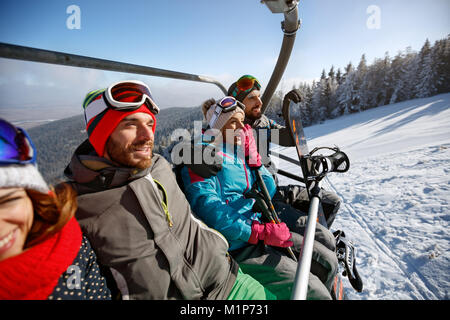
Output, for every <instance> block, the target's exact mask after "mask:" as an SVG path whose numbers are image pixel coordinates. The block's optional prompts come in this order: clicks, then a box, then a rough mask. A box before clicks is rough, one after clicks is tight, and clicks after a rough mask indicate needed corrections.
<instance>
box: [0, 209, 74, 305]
mask: <svg viewBox="0 0 450 320" xmlns="http://www.w3.org/2000/svg"><path fill="white" fill-rule="evenodd" d="M81 240H82V233H81V229H80V226H79V224H78V222H77V221H76V220H75V218H72V219H70V221H69V222H68V223H67V224H66V225H65V226H64V228H63V229H62V230H61V231H60V232H59V233H57V234H55V235H54V236H52V237H51V238H49V239H47V240H45V241H44V242H41V243H39V244H37V245H35V246H33V247H31V248H29V249H27V250H26V251H24V252H23V253H21V254H19V255H17V256H14V257H11V258H7V259H5V260H3V261H0V300H43V299H47V298H48V296H49V295H50V294H51V293H52V292H53V290H54V288H55V286H56V285H57V284H58V280H59V277H60V276H61V274H63V272H64V271H66V270H67V268H68V267H69V266H70V265H71V264H72V262H73V260H74V259H75V258H76V256H77V254H78V252H79V250H80V246H81Z"/></svg>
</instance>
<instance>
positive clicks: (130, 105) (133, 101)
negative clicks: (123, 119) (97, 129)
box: [104, 80, 159, 114]
mask: <svg viewBox="0 0 450 320" xmlns="http://www.w3.org/2000/svg"><path fill="white" fill-rule="evenodd" d="M104 97H105V99H106V102H107V104H108V107H110V108H111V109H113V110H119V111H120V110H122V111H132V110H136V109H138V108H139V107H140V106H141V105H143V104H144V103H147V106H148V107H149V110H150V111H151V112H153V114H157V113H158V112H159V108H158V106H157V105H156V103H155V102H154V101H153V97H152V93H151V92H150V88H149V87H148V86H147V85H146V84H145V83H143V82H141V81H136V80H130V81H121V82H117V83H114V84H112V85H110V86H109V87H108V88H107V89H106V90H105V92H104Z"/></svg>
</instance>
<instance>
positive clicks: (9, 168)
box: [0, 164, 50, 194]
mask: <svg viewBox="0 0 450 320" xmlns="http://www.w3.org/2000/svg"><path fill="white" fill-rule="evenodd" d="M0 188H24V189H31V190H35V191H38V192H41V193H44V194H48V193H49V192H50V189H49V187H48V185H47V183H46V182H45V181H44V178H43V177H42V175H41V174H40V173H39V171H38V169H37V168H36V166H34V165H32V164H24V165H23V164H11V165H0Z"/></svg>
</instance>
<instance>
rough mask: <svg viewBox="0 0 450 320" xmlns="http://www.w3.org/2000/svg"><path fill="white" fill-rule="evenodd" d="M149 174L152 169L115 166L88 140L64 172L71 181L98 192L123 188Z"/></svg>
mask: <svg viewBox="0 0 450 320" xmlns="http://www.w3.org/2000/svg"><path fill="white" fill-rule="evenodd" d="M152 165H153V164H152ZM149 172H150V168H147V169H144V170H138V169H135V168H124V167H116V166H114V165H113V164H112V163H111V162H110V161H109V160H107V159H105V158H103V157H99V156H98V155H97V153H96V152H95V150H94V148H93V147H92V145H91V144H90V142H89V140H87V139H86V140H85V141H84V142H83V143H82V144H81V145H80V146H79V147H78V148H77V149H76V150H75V152H74V154H73V156H72V159H71V161H70V163H69V164H68V165H67V167H66V169H65V170H64V174H65V175H66V177H68V178H69V179H70V180H72V181H75V182H76V183H79V184H82V185H85V186H88V187H91V188H94V189H96V190H98V189H100V190H104V189H109V188H114V187H120V186H123V185H125V184H127V183H129V182H131V181H133V180H136V179H139V178H142V177H144V176H146V175H147V174H148V173H149Z"/></svg>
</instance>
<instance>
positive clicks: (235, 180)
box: [180, 145, 276, 251]
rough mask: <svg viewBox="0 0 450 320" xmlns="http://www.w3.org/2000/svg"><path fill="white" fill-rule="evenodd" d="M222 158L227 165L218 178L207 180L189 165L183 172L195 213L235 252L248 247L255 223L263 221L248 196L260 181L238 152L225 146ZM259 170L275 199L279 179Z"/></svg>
mask: <svg viewBox="0 0 450 320" xmlns="http://www.w3.org/2000/svg"><path fill="white" fill-rule="evenodd" d="M228 148H229V146H228ZM219 150H220V149H219ZM218 155H219V156H220V157H222V160H223V163H222V169H221V170H220V171H219V172H218V173H217V175H213V176H211V177H209V178H203V177H201V176H199V175H197V174H196V173H194V172H193V171H192V170H191V169H190V168H188V167H186V166H183V168H182V169H181V172H180V173H181V178H182V181H183V184H184V189H185V194H186V198H187V199H188V201H189V203H190V205H191V208H192V210H193V211H194V212H195V213H196V214H197V215H198V216H199V218H201V219H202V220H203V221H204V222H205V223H206V224H207V225H208V226H209V227H211V228H214V229H215V230H217V231H219V232H220V233H222V234H223V235H224V236H225V238H226V239H227V240H228V242H229V244H230V251H232V250H236V249H239V248H242V247H244V246H246V245H248V242H247V241H248V239H249V238H250V234H251V231H252V230H251V226H252V223H253V220H257V221H259V222H261V220H260V217H261V213H258V212H254V211H253V210H252V208H253V205H254V203H255V200H254V199H251V198H246V197H245V194H246V193H247V191H249V190H250V189H251V188H252V186H253V184H254V183H256V178H255V176H254V174H255V173H254V172H252V171H251V169H250V167H249V166H248V164H247V163H246V162H245V160H244V159H243V158H242V157H241V156H240V155H239V153H238V152H230V150H227V148H226V145H224V146H223V148H222V152H219V153H218ZM258 170H259V171H260V173H261V176H262V178H263V180H264V182H265V184H266V187H267V190H268V191H269V193H270V196H271V197H273V195H274V194H275V191H276V185H275V180H274V179H273V177H272V175H271V174H270V173H269V171H268V170H267V169H266V168H265V167H264V166H262V167H261V168H259V169H258Z"/></svg>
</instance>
